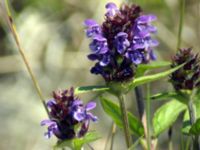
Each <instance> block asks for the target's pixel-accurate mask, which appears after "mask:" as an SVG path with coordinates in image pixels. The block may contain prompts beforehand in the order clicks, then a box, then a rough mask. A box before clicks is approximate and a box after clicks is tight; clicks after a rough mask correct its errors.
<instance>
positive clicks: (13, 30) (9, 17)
mask: <svg viewBox="0 0 200 150" xmlns="http://www.w3.org/2000/svg"><path fill="white" fill-rule="evenodd" d="M5 5H6V9H7V12H6V15H7V16H6V19H7V23H8V26H9V29H10V30H11V33H12V35H13V37H14V40H15V42H16V45H17V47H18V50H19V53H20V55H21V57H22V59H23V61H24V64H25V66H26V68H27V70H28V73H29V75H30V77H31V79H32V81H33V84H34V87H35V89H36V91H37V93H38V96H39V97H40V100H41V102H42V104H43V106H44V108H45V110H46V112H47V114H49V112H48V109H47V106H46V103H45V98H44V96H43V94H42V92H41V89H40V86H39V83H38V81H37V79H36V77H35V75H34V73H33V71H32V69H31V67H30V64H29V62H28V59H27V56H26V54H25V52H24V49H23V48H22V46H21V43H20V38H19V35H18V33H17V30H16V27H15V24H14V22H13V18H12V15H11V12H10V9H9V5H8V1H7V0H5Z"/></svg>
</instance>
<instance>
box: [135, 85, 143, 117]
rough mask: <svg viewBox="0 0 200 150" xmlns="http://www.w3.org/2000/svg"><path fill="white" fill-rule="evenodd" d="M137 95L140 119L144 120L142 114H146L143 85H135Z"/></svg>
mask: <svg viewBox="0 0 200 150" xmlns="http://www.w3.org/2000/svg"><path fill="white" fill-rule="evenodd" d="M135 95H136V101H137V108H138V113H139V116H140V119H141V120H142V116H143V115H144V101H143V99H144V98H143V93H142V88H141V87H135Z"/></svg>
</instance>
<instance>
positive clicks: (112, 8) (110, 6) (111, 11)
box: [105, 3, 119, 17]
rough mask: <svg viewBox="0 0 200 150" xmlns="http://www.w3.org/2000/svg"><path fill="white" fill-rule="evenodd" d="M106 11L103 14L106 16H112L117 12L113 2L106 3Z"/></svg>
mask: <svg viewBox="0 0 200 150" xmlns="http://www.w3.org/2000/svg"><path fill="white" fill-rule="evenodd" d="M106 9H107V13H106V14H105V15H106V16H107V17H113V16H115V14H116V13H117V12H119V10H118V8H117V6H116V5H115V3H108V4H106Z"/></svg>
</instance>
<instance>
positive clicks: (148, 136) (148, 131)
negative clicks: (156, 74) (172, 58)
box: [146, 84, 151, 150]
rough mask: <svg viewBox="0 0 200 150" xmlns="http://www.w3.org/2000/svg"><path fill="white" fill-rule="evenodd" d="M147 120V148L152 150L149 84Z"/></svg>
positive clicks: (148, 90) (148, 88) (148, 86)
mask: <svg viewBox="0 0 200 150" xmlns="http://www.w3.org/2000/svg"><path fill="white" fill-rule="evenodd" d="M146 116H147V117H146V118H147V137H146V139H147V148H148V150H151V132H150V126H151V118H150V117H151V101H150V85H149V84H147V100H146Z"/></svg>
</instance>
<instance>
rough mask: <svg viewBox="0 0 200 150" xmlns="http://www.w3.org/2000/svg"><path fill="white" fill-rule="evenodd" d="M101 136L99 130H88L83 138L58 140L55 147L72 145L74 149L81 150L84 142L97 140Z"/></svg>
mask: <svg viewBox="0 0 200 150" xmlns="http://www.w3.org/2000/svg"><path fill="white" fill-rule="evenodd" d="M99 138H100V136H99V135H98V134H97V132H94V131H93V132H88V133H87V134H86V135H85V136H84V137H82V138H75V139H73V140H65V141H58V143H57V145H56V146H55V147H59V148H64V147H70V148H72V149H73V150H81V148H82V147H83V145H84V144H87V143H90V142H93V141H96V140H98V139H99Z"/></svg>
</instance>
